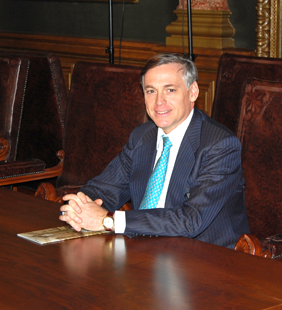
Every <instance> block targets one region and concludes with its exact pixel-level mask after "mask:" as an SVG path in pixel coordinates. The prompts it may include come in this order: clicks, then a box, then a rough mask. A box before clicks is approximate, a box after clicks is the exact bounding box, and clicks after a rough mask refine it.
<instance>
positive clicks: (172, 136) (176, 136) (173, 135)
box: [156, 108, 194, 150]
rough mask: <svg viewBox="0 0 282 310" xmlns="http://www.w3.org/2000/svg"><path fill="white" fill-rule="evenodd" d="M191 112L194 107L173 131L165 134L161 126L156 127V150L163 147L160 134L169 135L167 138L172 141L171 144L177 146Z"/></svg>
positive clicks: (187, 124) (186, 126)
mask: <svg viewBox="0 0 282 310" xmlns="http://www.w3.org/2000/svg"><path fill="white" fill-rule="evenodd" d="M193 114H194V108H193V109H192V111H191V112H190V114H189V115H188V117H187V118H186V119H185V120H184V121H183V122H182V123H181V124H180V125H178V126H177V127H176V128H175V129H173V131H171V132H170V133H169V134H165V133H164V131H163V130H162V129H161V128H158V137H157V145H156V148H157V150H158V149H159V148H160V147H161V148H162V147H163V139H162V136H165V137H169V140H170V142H171V143H172V146H173V147H178V148H179V146H180V144H181V142H182V139H183V137H184V134H185V132H186V130H187V128H188V126H189V125H190V122H191V119H192V116H193Z"/></svg>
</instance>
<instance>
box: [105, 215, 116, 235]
mask: <svg viewBox="0 0 282 310" xmlns="http://www.w3.org/2000/svg"><path fill="white" fill-rule="evenodd" d="M114 214H115V212H110V211H109V212H108V213H107V215H106V217H104V219H103V226H104V229H105V230H106V231H113V230H114V227H115V220H114Z"/></svg>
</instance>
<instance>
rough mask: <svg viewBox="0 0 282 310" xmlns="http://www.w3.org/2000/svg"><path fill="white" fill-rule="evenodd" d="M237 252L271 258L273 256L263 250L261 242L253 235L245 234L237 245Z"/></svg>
mask: <svg viewBox="0 0 282 310" xmlns="http://www.w3.org/2000/svg"><path fill="white" fill-rule="evenodd" d="M235 251H240V252H244V253H247V254H251V255H256V256H260V257H265V258H270V257H271V254H270V251H268V250H264V251H263V250H262V247H261V243H260V241H259V240H258V239H257V238H256V237H255V236H254V235H251V234H244V235H242V236H240V238H239V239H238V241H237V243H236V245H235Z"/></svg>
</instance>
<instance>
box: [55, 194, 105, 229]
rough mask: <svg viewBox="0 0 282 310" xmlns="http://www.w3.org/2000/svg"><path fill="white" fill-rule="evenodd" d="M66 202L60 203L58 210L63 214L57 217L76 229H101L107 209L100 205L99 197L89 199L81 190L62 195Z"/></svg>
mask: <svg viewBox="0 0 282 310" xmlns="http://www.w3.org/2000/svg"><path fill="white" fill-rule="evenodd" d="M63 200H64V201H68V204H65V205H62V206H61V208H60V210H61V211H63V212H64V215H60V217H59V219H60V220H61V221H65V222H66V223H68V224H69V225H71V226H72V227H73V228H74V229H75V230H76V231H81V229H82V228H84V229H87V230H93V231H99V230H103V229H104V227H103V225H102V222H103V219H104V217H105V216H106V215H107V212H108V211H107V210H105V209H104V208H103V207H102V204H103V201H102V200H101V199H96V200H95V201H93V200H91V199H90V198H89V197H88V196H87V195H85V194H84V193H82V192H78V193H77V195H75V194H68V195H66V196H64V197H63Z"/></svg>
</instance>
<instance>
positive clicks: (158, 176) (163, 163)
mask: <svg viewBox="0 0 282 310" xmlns="http://www.w3.org/2000/svg"><path fill="white" fill-rule="evenodd" d="M163 145H164V146H163V151H162V155H161V157H160V158H159V160H158V162H157V164H156V166H155V169H154V171H153V172H152V174H151V177H150V179H149V182H148V185H147V188H146V192H145V195H144V197H143V200H142V202H141V205H140V208H139V209H154V208H156V207H157V205H158V202H159V199H160V196H161V193H162V190H163V187H164V181H165V176H166V170H167V165H168V159H169V151H170V148H171V146H172V144H171V142H170V140H169V137H164V136H163Z"/></svg>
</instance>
